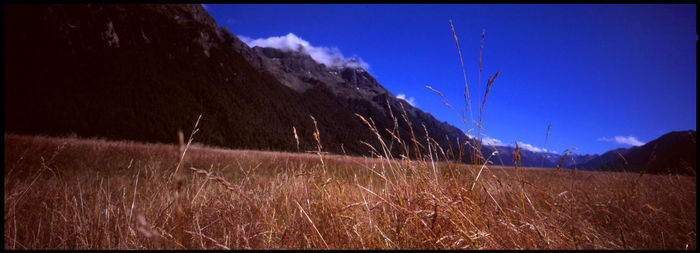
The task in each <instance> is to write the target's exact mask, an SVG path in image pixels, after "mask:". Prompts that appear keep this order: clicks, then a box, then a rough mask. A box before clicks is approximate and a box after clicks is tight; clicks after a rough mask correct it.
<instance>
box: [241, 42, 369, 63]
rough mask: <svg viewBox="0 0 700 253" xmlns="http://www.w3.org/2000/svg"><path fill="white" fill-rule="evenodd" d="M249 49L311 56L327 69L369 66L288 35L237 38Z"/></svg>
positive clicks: (338, 52) (331, 49) (330, 49)
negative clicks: (273, 50)
mask: <svg viewBox="0 0 700 253" xmlns="http://www.w3.org/2000/svg"><path fill="white" fill-rule="evenodd" d="M238 37H239V38H240V39H241V40H242V41H243V42H245V43H246V44H248V46H249V47H255V46H259V47H272V48H277V49H280V50H285V51H301V52H305V53H306V54H308V55H309V56H311V58H312V59H314V61H316V62H318V63H322V64H325V65H326V66H327V67H349V68H363V69H365V70H368V69H369V64H367V63H366V62H365V61H363V60H362V58H360V57H351V58H345V56H343V53H341V52H340V49H338V48H335V47H333V48H329V47H316V46H313V45H311V43H309V42H308V41H306V40H304V39H302V38H300V37H299V36H296V35H295V34H293V33H288V34H287V35H285V36H279V37H274V36H273V37H269V38H259V39H253V38H250V37H246V36H238Z"/></svg>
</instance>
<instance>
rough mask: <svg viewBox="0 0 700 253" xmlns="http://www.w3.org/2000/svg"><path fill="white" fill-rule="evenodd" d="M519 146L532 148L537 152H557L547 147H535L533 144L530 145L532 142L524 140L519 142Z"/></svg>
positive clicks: (527, 148)
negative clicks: (528, 142)
mask: <svg viewBox="0 0 700 253" xmlns="http://www.w3.org/2000/svg"><path fill="white" fill-rule="evenodd" d="M518 146H520V147H521V148H522V149H525V150H530V151H532V152H537V153H554V154H556V153H557V152H556V151H552V150H547V149H546V148H538V147H535V146H533V145H530V144H527V143H524V142H518Z"/></svg>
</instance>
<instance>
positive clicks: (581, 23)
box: [205, 4, 698, 154]
mask: <svg viewBox="0 0 700 253" xmlns="http://www.w3.org/2000/svg"><path fill="white" fill-rule="evenodd" d="M205 7H206V9H207V10H208V11H209V13H210V14H211V15H212V16H213V17H214V18H215V19H216V21H217V23H218V24H219V25H220V26H225V27H228V28H229V30H231V32H233V33H234V34H235V35H237V36H239V37H240V36H245V37H248V38H253V39H257V38H268V37H273V36H284V35H287V34H288V33H293V34H295V35H296V36H298V37H300V38H301V39H303V40H305V41H308V42H309V43H310V44H311V45H313V46H315V47H328V48H337V49H339V50H340V51H341V52H342V54H343V55H345V56H346V57H350V56H357V57H360V58H362V60H364V61H365V62H366V63H368V64H369V69H368V70H369V72H370V73H371V74H372V75H373V76H374V77H375V78H376V79H377V80H378V81H379V83H380V84H382V85H383V86H384V87H385V88H387V89H388V90H389V91H390V92H392V93H393V94H394V95H398V94H405V95H406V97H407V98H410V97H413V98H414V99H415V103H416V105H417V107H419V108H421V109H422V110H424V111H426V112H429V113H431V114H433V115H434V116H435V117H436V118H437V119H438V120H441V121H447V122H449V123H451V124H452V125H454V126H456V127H459V128H461V129H463V130H464V129H465V127H464V125H463V124H462V121H461V119H460V115H459V114H458V113H456V112H455V111H453V110H451V109H449V108H448V107H446V106H445V105H444V104H443V103H442V102H441V99H440V97H439V96H438V95H437V94H435V93H434V92H431V91H430V90H428V89H427V88H425V85H430V86H432V87H433V88H435V89H437V90H439V91H441V92H442V93H443V94H445V95H446V97H447V99H448V100H449V102H450V103H451V104H452V105H453V106H455V108H457V110H459V111H462V110H465V103H464V99H463V92H464V80H463V76H462V70H461V67H460V62H459V56H458V53H457V48H456V46H455V42H454V38H453V36H452V32H451V30H450V24H449V21H448V20H450V19H452V21H453V23H454V26H455V30H456V32H457V36H458V38H459V43H460V46H461V50H462V55H463V57H464V64H465V68H466V72H467V79H468V84H469V93H470V96H471V100H472V104H473V105H474V107H472V112H473V114H474V116H475V117H476V116H477V115H478V106H477V103H478V102H479V101H480V100H481V97H483V92H484V87H485V86H484V85H485V83H486V81H485V80H486V78H487V77H488V76H489V75H491V74H493V73H495V72H496V71H498V70H501V73H500V75H499V76H498V78H497V79H496V81H495V83H494V84H493V86H492V87H491V91H490V92H489V94H488V98H487V101H486V107H485V109H484V123H483V126H484V128H485V129H486V133H487V134H488V136H490V137H492V138H495V139H498V140H500V141H501V142H502V143H504V144H513V143H514V142H515V141H518V142H519V143H521V142H522V143H526V144H530V145H532V146H534V147H538V148H542V147H543V146H544V142H545V134H546V129H547V124H548V123H550V122H551V124H552V128H551V133H550V136H549V139H548V141H547V144H546V149H548V150H552V151H556V152H558V153H561V152H562V151H563V150H564V149H566V148H568V147H571V146H575V147H577V148H578V149H577V150H576V151H575V152H576V153H578V154H593V153H599V154H600V153H602V152H605V151H608V150H610V149H614V148H618V147H630V145H629V144H624V143H630V141H629V140H630V139H635V138H636V139H637V140H639V141H640V142H649V141H651V140H653V139H656V138H658V137H659V136H661V135H662V134H664V133H667V132H669V131H678V130H688V129H693V130H695V129H696V103H697V102H696V90H697V87H696V71H695V68H696V65H697V64H696V54H697V52H696V45H697V41H698V36H697V31H696V25H695V24H696V20H697V17H696V6H695V5H218V4H208V5H205ZM482 29H485V30H486V38H485V45H484V47H485V48H484V58H483V63H484V68H483V69H484V72H483V76H482V85H481V88H479V87H478V86H477V80H478V78H477V77H478V57H479V47H480V41H481V32H482ZM479 90H480V91H481V94H478V92H479ZM466 115H467V117H469V112H468V111H467V114H466ZM616 136H617V137H618V138H617V139H618V141H615V139H616ZM621 137H625V138H621ZM630 137H634V138H630ZM621 140H628V141H627V142H624V141H621Z"/></svg>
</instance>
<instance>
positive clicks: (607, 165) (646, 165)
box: [582, 130, 697, 175]
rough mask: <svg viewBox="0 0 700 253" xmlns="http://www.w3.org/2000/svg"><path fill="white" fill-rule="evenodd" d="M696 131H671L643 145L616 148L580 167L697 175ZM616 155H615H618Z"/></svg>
mask: <svg viewBox="0 0 700 253" xmlns="http://www.w3.org/2000/svg"><path fill="white" fill-rule="evenodd" d="M696 139H697V132H696V131H695V130H687V131H674V132H670V133H667V134H664V135H662V136H661V137H659V138H657V139H655V140H653V141H650V142H648V143H646V144H644V145H643V146H639V147H632V148H630V149H616V150H612V151H609V152H606V153H605V154H603V155H601V156H600V157H599V158H596V159H593V160H591V161H589V162H588V163H586V164H583V165H582V167H584V168H586V169H594V170H606V171H629V172H644V173H674V174H675V173H677V174H686V175H695V174H696V173H697V154H696V151H697V146H696V145H697V144H696ZM618 153H619V154H618Z"/></svg>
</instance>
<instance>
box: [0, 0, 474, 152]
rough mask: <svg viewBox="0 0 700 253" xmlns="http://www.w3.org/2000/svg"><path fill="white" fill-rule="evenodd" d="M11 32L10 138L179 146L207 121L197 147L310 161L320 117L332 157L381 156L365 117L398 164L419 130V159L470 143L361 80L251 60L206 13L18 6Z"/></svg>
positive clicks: (251, 53)
mask: <svg viewBox="0 0 700 253" xmlns="http://www.w3.org/2000/svg"><path fill="white" fill-rule="evenodd" d="M4 21H5V50H4V53H5V75H4V81H5V87H4V88H5V95H4V98H5V99H4V108H5V109H4V113H5V130H6V131H9V132H17V133H29V134H49V135H62V134H67V133H75V134H76V135H78V136H83V137H92V136H94V137H104V138H108V139H130V140H138V141H155V142H173V141H174V140H175V136H176V133H177V130H178V129H183V130H184V131H185V133H188V132H189V131H190V130H191V128H192V125H193V124H194V122H195V120H196V119H197V116H198V115H199V114H200V113H201V114H203V116H202V121H201V122H200V125H199V126H200V127H199V128H200V131H199V132H198V133H197V135H196V136H195V139H196V141H198V142H201V143H204V144H208V145H213V146H221V147H229V148H247V149H263V150H284V151H297V145H296V141H295V139H294V134H293V129H296V131H297V134H298V136H299V139H300V140H299V141H300V147H299V150H300V151H307V150H314V149H315V148H316V142H315V139H314V137H313V132H314V123H313V122H312V120H311V118H310V116H313V117H314V118H315V119H316V120H317V125H318V129H319V132H320V139H321V144H322V146H323V150H324V151H328V152H333V153H339V154H343V153H347V154H351V155H370V154H371V152H373V151H371V149H370V148H368V147H367V146H366V145H365V144H363V143H362V142H363V141H364V142H367V143H369V144H371V145H373V146H374V147H377V148H379V147H380V144H379V141H377V138H376V136H375V135H374V133H373V132H371V131H370V130H369V129H368V128H367V126H366V125H365V124H364V123H363V121H362V120H361V119H360V118H358V117H357V116H356V115H355V114H359V115H362V116H363V117H364V118H366V119H367V120H368V121H370V122H372V124H374V125H375V126H376V128H377V129H378V130H379V132H380V134H381V136H382V138H383V140H384V141H385V142H386V145H387V146H389V149H390V150H389V152H391V153H392V154H393V155H394V156H395V157H398V155H399V154H402V153H404V149H403V147H400V146H399V145H397V144H396V141H394V139H393V138H392V137H391V134H390V133H389V130H393V129H396V131H395V132H394V133H395V135H397V137H398V138H400V139H402V140H403V142H405V143H408V140H410V139H411V136H412V134H411V129H413V132H414V134H413V135H414V136H415V138H416V139H417V140H418V142H419V143H421V145H422V146H423V147H422V148H419V149H418V150H417V152H419V153H420V154H426V153H427V149H428V148H429V147H428V146H426V134H427V135H429V136H430V137H431V138H433V139H435V141H436V142H437V143H438V144H440V146H441V147H443V148H444V149H445V150H444V153H445V155H446V156H448V157H457V156H458V153H459V151H458V148H457V145H456V143H457V140H464V139H465V138H466V136H465V135H464V134H463V133H462V132H461V131H460V130H459V129H457V128H455V127H453V126H451V125H449V124H447V123H446V122H440V121H438V120H437V119H435V118H434V117H433V116H432V115H430V114H429V113H425V112H423V111H422V110H420V109H418V108H415V107H413V106H411V105H410V104H408V103H407V102H405V101H403V100H400V99H397V98H396V97H395V96H394V95H392V94H391V93H389V92H388V91H387V90H386V89H384V88H383V87H382V86H381V85H380V84H379V83H378V82H377V81H376V80H375V79H374V78H373V77H372V76H371V75H370V74H369V73H367V72H366V71H365V70H363V69H361V68H352V67H342V66H341V67H326V66H325V65H322V64H318V63H316V62H315V61H313V59H311V58H310V57H309V56H308V54H305V53H304V52H303V50H301V51H282V50H277V49H272V48H249V47H248V46H247V45H245V44H244V43H242V42H241V41H240V39H238V38H237V37H236V36H235V35H233V34H232V33H231V32H230V31H228V30H227V29H226V28H224V27H219V26H217V25H216V22H215V21H214V19H213V18H212V17H211V16H209V14H208V13H207V12H206V11H205V10H204V9H203V8H202V7H201V6H200V5H12V4H9V5H5V18H4ZM402 108H404V109H405V111H406V119H407V121H408V122H409V123H410V125H409V124H408V123H407V122H406V121H405V120H404V118H403V117H402V116H401V114H402V112H403V110H404V109H402ZM392 115H393V117H392ZM394 118H395V119H396V121H394ZM386 129H389V130H386ZM426 132H427V133H426ZM448 139H449V143H448V142H447V140H448ZM408 147H409V148H410V150H409V153H410V154H411V156H414V155H415V154H416V150H415V149H414V148H413V146H412V145H409V146H408ZM377 152H378V153H382V152H383V151H382V150H381V149H380V150H378V151H377ZM467 152H468V151H467ZM463 161H468V157H466V156H465V158H464V159H463Z"/></svg>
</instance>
